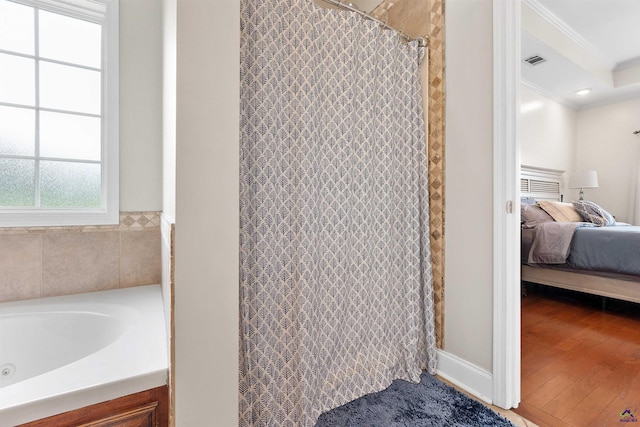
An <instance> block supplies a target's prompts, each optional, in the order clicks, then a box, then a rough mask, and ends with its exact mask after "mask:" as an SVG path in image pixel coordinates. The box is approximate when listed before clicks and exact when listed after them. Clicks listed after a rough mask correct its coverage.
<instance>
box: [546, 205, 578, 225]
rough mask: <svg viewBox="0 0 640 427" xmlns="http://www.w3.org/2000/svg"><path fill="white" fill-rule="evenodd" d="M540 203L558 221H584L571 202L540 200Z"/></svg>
mask: <svg viewBox="0 0 640 427" xmlns="http://www.w3.org/2000/svg"><path fill="white" fill-rule="evenodd" d="M538 204H539V205H540V207H541V208H542V209H544V210H545V211H546V212H547V213H548V214H549V215H551V218H553V219H554V220H555V221H557V222H582V217H581V216H580V214H579V213H578V211H577V210H576V208H574V207H573V205H572V204H571V203H564V202H553V201H549V200H540V201H539V202H538Z"/></svg>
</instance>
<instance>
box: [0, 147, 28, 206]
mask: <svg viewBox="0 0 640 427" xmlns="http://www.w3.org/2000/svg"><path fill="white" fill-rule="evenodd" d="M34 165H35V162H34V161H33V160H22V159H0V206H3V207H19V206H22V207H25V206H31V207H33V206H34V205H35V188H34V170H35V166H34Z"/></svg>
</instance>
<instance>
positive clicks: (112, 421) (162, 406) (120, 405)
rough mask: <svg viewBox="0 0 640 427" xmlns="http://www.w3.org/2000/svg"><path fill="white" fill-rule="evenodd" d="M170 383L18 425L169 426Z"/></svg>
mask: <svg viewBox="0 0 640 427" xmlns="http://www.w3.org/2000/svg"><path fill="white" fill-rule="evenodd" d="M168 425H169V391H168V388H167V386H163V387H158V388H154V389H151V390H145V391H142V392H140V393H135V394H131V395H129V396H123V397H120V398H117V399H114V400H109V401H107V402H102V403H97V404H95V405H91V406H87V407H84V408H80V409H76V410H73V411H69V412H65V413H63V414H58V415H54V416H51V417H48V418H43V419H41V420H37V421H32V422H30V423H27V424H22V425H20V426H18V427H45V426H47V427H167V426H168Z"/></svg>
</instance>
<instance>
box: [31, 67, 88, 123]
mask: <svg viewBox="0 0 640 427" xmlns="http://www.w3.org/2000/svg"><path fill="white" fill-rule="evenodd" d="M40 105H41V106H42V107H44V108H54V109H58V110H66V111H77V112H80V113H91V114H100V72H98V71H90V70H85V69H82V68H76V67H69V66H66V65H59V64H52V63H50V62H46V61H41V62H40Z"/></svg>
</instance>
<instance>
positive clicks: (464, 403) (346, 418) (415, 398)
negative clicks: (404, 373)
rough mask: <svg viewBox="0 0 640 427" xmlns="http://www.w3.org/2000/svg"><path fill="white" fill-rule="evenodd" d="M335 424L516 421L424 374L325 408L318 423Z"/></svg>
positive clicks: (377, 426) (369, 426)
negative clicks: (417, 379)
mask: <svg viewBox="0 0 640 427" xmlns="http://www.w3.org/2000/svg"><path fill="white" fill-rule="evenodd" d="M334 426H340V427H344V426H366V427H383V426H384V427H393V426H407V427H409V426H415V427H417V426H421V427H422V426H433V427H436V426H447V427H448V426H505V427H512V426H513V424H512V423H511V422H510V421H509V420H507V419H505V418H503V417H502V416H500V415H498V414H497V413H495V412H494V411H492V410H491V409H489V408H487V407H486V406H484V405H483V404H482V403H480V402H477V401H475V400H473V399H471V398H470V397H468V396H466V395H464V394H462V393H460V392H459V391H457V390H456V389H454V388H453V387H450V386H448V385H446V384H444V383H442V382H441V381H439V380H437V379H436V378H435V377H433V376H431V375H428V374H422V376H421V378H420V382H419V383H418V384H413V383H411V382H408V381H403V380H395V381H394V382H393V383H392V384H391V385H390V386H389V387H387V388H386V389H385V390H382V391H380V392H378V393H372V394H368V395H366V396H363V397H361V398H359V399H356V400H354V401H353V402H349V403H347V404H345V405H342V406H340V407H338V408H335V409H332V410H331V411H328V412H325V413H324V414H322V415H320V418H319V419H318V423H317V424H316V427H334Z"/></svg>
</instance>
